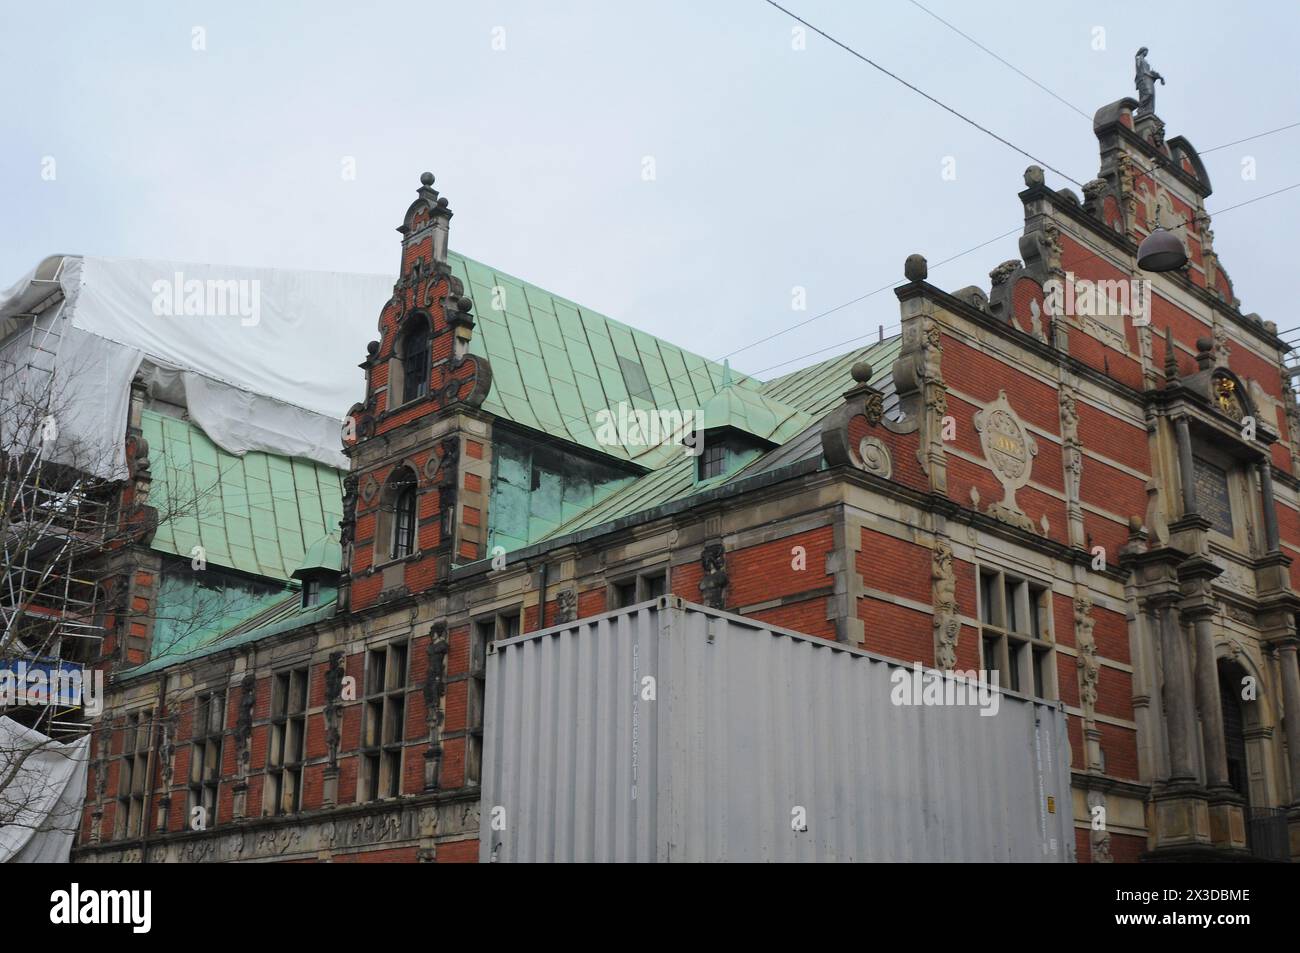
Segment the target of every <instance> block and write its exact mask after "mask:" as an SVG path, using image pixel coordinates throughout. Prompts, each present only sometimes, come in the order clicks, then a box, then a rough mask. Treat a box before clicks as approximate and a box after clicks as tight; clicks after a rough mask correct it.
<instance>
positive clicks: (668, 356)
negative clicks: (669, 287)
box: [448, 253, 759, 469]
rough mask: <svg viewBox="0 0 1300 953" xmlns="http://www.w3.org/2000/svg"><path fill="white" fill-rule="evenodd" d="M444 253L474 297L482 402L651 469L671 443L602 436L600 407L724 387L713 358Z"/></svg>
mask: <svg viewBox="0 0 1300 953" xmlns="http://www.w3.org/2000/svg"><path fill="white" fill-rule="evenodd" d="M448 258H449V263H450V264H451V266H452V269H453V270H454V271H455V273H456V275H457V276H458V277H459V278H460V279H461V281H463V282H464V283H465V291H466V294H468V295H469V297H470V298H471V299H472V300H473V302H474V315H475V321H476V325H475V329H474V336H473V338H472V339H471V340H470V346H469V349H470V352H471V353H473V354H479V355H483V356H486V357H487V358H488V359H489V360H490V361H491V362H492V388H491V390H490V391H489V392H488V395H487V399H486V400H485V401H484V402H483V409H484V410H487V411H490V412H491V413H494V414H498V415H500V416H502V417H505V418H506V419H508V420H513V421H514V422H515V423H518V424H520V425H522V426H525V427H530V428H532V429H534V430H539V431H541V432H542V433H545V434H547V435H549V436H552V437H558V438H560V439H562V440H569V441H572V442H573V443H576V444H578V445H580V446H583V447H588V448H590V449H593V450H598V451H600V452H601V453H607V454H610V455H611V456H614V457H616V458H621V459H625V460H632V461H635V462H636V463H637V464H639V465H641V466H645V467H648V468H651V469H653V468H654V467H656V466H661V465H663V464H664V463H668V462H671V460H672V456H673V449H674V448H665V447H664V446H662V445H655V446H652V447H641V446H621V445H612V446H611V445H609V444H608V443H607V442H602V441H601V440H600V439H599V437H598V431H599V430H600V427H601V424H602V422H603V421H604V420H606V419H608V418H607V417H606V416H605V415H606V414H613V415H614V416H615V417H617V415H618V413H619V409H620V405H624V406H625V407H626V408H628V409H632V410H640V411H646V412H651V411H654V412H658V413H660V414H663V413H665V412H673V411H682V412H684V411H698V410H699V409H700V408H702V407H703V406H704V404H705V403H706V402H707V401H708V400H709V398H711V397H712V396H713V395H714V394H716V393H717V392H718V390H719V389H720V388H721V387H722V384H723V379H724V369H723V366H722V365H721V364H719V363H717V362H716V361H710V360H707V359H705V358H703V357H700V356H699V355H696V354H692V353H690V352H689V351H685V350H682V349H681V348H679V347H677V346H675V345H672V344H669V343H668V342H667V341H662V340H660V339H659V338H656V337H653V336H651V335H649V334H646V333H644V332H643V331H638V330H636V329H635V328H631V327H628V326H627V325H626V324H622V323H620V322H618V321H615V320H613V319H611V318H607V317H605V316H604V315H602V314H598V313H597V312H595V311H592V310H591V309H590V308H584V307H582V306H581V305H578V304H575V303H573V302H572V301H569V300H567V299H565V298H561V297H559V296H558V295H554V294H551V293H550V292H549V291H543V290H542V289H540V288H537V287H535V286H534V285H530V284H528V283H526V282H523V281H520V280H519V279H518V278H514V277H512V276H510V275H507V274H504V273H503V272H500V271H497V270H495V269H493V268H490V267H488V266H487V265H483V264H480V263H479V262H476V261H474V260H472V259H469V258H465V257H464V256H462V255H457V254H455V253H450V254H449V255H448ZM494 289H495V290H494ZM734 386H736V387H737V388H741V389H749V390H757V389H758V387H759V384H758V382H757V381H754V380H751V379H749V378H747V377H744V376H743V375H735V385H734ZM602 412H603V413H602Z"/></svg>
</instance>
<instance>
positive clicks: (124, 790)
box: [116, 711, 153, 838]
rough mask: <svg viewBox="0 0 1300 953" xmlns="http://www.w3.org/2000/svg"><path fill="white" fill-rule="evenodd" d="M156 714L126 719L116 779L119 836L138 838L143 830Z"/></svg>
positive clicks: (147, 713)
mask: <svg viewBox="0 0 1300 953" xmlns="http://www.w3.org/2000/svg"><path fill="white" fill-rule="evenodd" d="M152 734H153V713H152V712H150V711H143V712H137V713H136V714H133V715H128V716H127V718H126V729H125V731H123V733H122V760H121V762H120V765H119V768H118V775H117V824H116V828H117V836H118V837H119V838H122V837H139V836H141V834H142V833H143V829H144V789H145V779H146V777H147V775H148V765H149V745H150V737H151V735H152Z"/></svg>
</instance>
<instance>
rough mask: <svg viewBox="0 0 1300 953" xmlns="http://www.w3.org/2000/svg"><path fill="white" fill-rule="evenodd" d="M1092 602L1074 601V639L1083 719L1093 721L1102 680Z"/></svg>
mask: <svg viewBox="0 0 1300 953" xmlns="http://www.w3.org/2000/svg"><path fill="white" fill-rule="evenodd" d="M1094 625H1096V623H1095V622H1094V621H1093V618H1092V600H1091V599H1089V598H1088V597H1087V596H1079V597H1078V598H1077V599H1075V600H1074V637H1075V643H1076V645H1077V646H1078V650H1079V657H1078V666H1079V698H1080V700H1081V701H1082V703H1083V717H1084V719H1085V720H1086V721H1092V720H1093V718H1094V717H1095V716H1096V707H1097V683H1098V682H1099V681H1100V679H1101V664H1100V663H1099V662H1098V661H1097V642H1096V640H1095V639H1094V638H1093V635H1092V630H1093V626H1094Z"/></svg>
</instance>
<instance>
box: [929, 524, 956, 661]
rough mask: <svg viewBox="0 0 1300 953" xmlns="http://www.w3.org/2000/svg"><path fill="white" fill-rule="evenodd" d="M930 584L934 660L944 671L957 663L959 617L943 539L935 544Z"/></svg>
mask: <svg viewBox="0 0 1300 953" xmlns="http://www.w3.org/2000/svg"><path fill="white" fill-rule="evenodd" d="M930 583H931V592H932V598H933V602H934V660H935V664H936V665H938V666H939V668H941V669H944V670H945V671H947V670H951V669H952V668H954V667H956V665H957V637H958V635H960V634H961V619H960V618H959V617H958V615H957V580H956V576H955V575H954V574H953V569H952V547H951V546H949V545H948V543H947V542H946V541H945V540H942V539H939V540H936V541H935V544H934V553H933V555H932V556H931V566H930Z"/></svg>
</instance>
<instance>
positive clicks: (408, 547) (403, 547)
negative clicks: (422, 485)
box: [392, 486, 416, 559]
mask: <svg viewBox="0 0 1300 953" xmlns="http://www.w3.org/2000/svg"><path fill="white" fill-rule="evenodd" d="M415 524H416V495H415V487H413V486H408V487H406V488H404V489H403V490H402V491H401V492H400V493H398V494H397V503H396V504H395V506H394V512H393V551H392V556H393V558H394V559H401V558H402V557H403V556H409V555H410V554H411V553H412V552H414V551H415Z"/></svg>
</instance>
